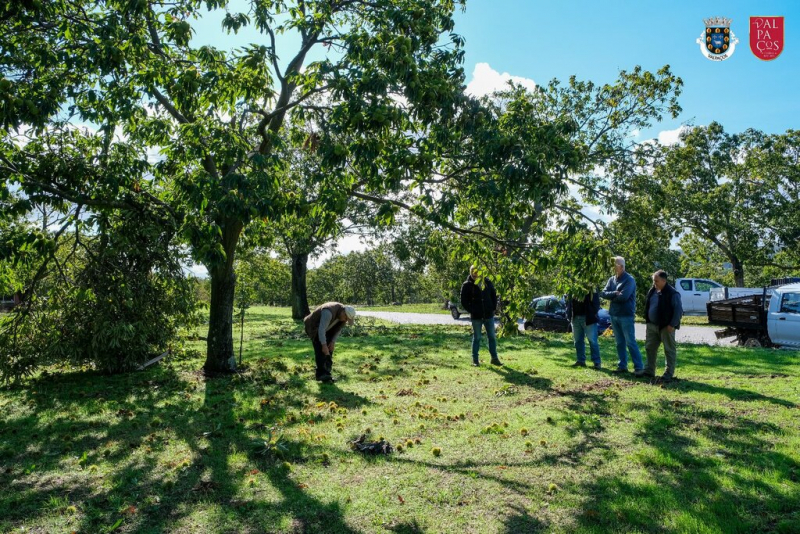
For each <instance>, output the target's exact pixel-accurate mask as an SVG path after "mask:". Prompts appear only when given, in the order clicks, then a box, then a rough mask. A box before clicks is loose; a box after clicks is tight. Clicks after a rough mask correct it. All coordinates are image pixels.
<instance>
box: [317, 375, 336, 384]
mask: <svg viewBox="0 0 800 534" xmlns="http://www.w3.org/2000/svg"><path fill="white" fill-rule="evenodd" d="M317 382H322V383H323V384H333V383H334V382H336V380H334V379H333V377H332V376H331V375H325V376H321V377H319V378H317Z"/></svg>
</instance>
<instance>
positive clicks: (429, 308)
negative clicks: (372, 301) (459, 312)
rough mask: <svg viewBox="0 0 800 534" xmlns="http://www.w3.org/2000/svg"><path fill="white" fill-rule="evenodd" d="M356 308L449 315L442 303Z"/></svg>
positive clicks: (360, 307) (359, 307)
mask: <svg viewBox="0 0 800 534" xmlns="http://www.w3.org/2000/svg"><path fill="white" fill-rule="evenodd" d="M356 309H357V310H364V311H386V312H395V313H441V314H443V315H450V310H443V309H442V303H441V302H437V303H427V304H403V305H402V306H356Z"/></svg>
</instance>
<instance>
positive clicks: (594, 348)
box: [566, 291, 603, 369]
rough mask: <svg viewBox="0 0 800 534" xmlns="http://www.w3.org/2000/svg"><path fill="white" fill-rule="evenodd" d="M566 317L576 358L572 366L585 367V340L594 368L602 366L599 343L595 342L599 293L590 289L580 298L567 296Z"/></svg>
mask: <svg viewBox="0 0 800 534" xmlns="http://www.w3.org/2000/svg"><path fill="white" fill-rule="evenodd" d="M566 301H567V319H569V322H570V324H572V339H573V341H574V342H575V354H576V357H577V359H576V360H575V363H573V364H572V367H586V340H587V339H588V340H589V353H590V354H591V355H592V363H593V364H594V368H595V369H600V368H602V367H603V364H602V362H601V361H600V344H599V343H598V342H597V314H598V313H599V312H600V294H599V293H598V292H597V291H591V292H589V293H587V294H586V296H585V297H584V298H583V299H582V300H578V299H574V298H571V297H570V296H567V298H566Z"/></svg>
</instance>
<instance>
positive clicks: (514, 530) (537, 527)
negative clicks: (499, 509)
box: [501, 506, 547, 534]
mask: <svg viewBox="0 0 800 534" xmlns="http://www.w3.org/2000/svg"><path fill="white" fill-rule="evenodd" d="M511 508H512V510H513V513H512V514H511V515H509V516H507V517H505V518H503V530H502V531H501V532H503V534H526V533H535V532H544V531H545V530H547V524H546V523H544V522H542V521H541V520H540V519H537V518H535V517H534V516H532V515H531V514H530V513H529V512H528V511H527V510H525V509H524V508H522V507H521V506H512V507H511Z"/></svg>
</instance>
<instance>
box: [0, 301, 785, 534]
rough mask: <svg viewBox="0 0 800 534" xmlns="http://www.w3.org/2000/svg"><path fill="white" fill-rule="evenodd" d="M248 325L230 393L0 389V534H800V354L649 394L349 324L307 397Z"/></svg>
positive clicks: (109, 383) (297, 377)
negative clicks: (382, 445) (366, 449)
mask: <svg viewBox="0 0 800 534" xmlns="http://www.w3.org/2000/svg"><path fill="white" fill-rule="evenodd" d="M248 321H249V322H248V326H247V327H246V331H245V340H246V341H245V350H244V361H245V364H246V365H247V370H246V371H245V372H243V373H241V374H239V375H236V376H230V377H223V378H215V379H205V378H204V377H203V376H202V374H200V373H199V372H198V369H199V368H200V367H201V365H202V363H203V359H202V358H201V357H200V355H199V353H196V354H195V355H194V356H191V355H190V356H185V357H183V358H181V359H177V358H173V359H171V360H168V361H165V362H162V363H161V364H159V365H157V366H155V367H153V368H150V369H148V370H146V371H143V372H139V373H134V374H130V375H125V376H116V377H107V376H103V375H99V374H96V373H94V372H90V371H81V370H66V369H65V370H60V371H57V372H55V373H54V372H53V371H51V373H50V374H48V375H44V376H40V377H38V378H37V379H35V380H32V381H30V382H29V383H27V384H26V385H25V387H18V386H14V387H5V388H2V389H0V488H2V489H3V491H2V492H1V493H0V532H23V531H24V532H41V533H58V532H85V533H100V532H111V531H113V532H137V533H140V532H146V533H149V532H152V533H156V532H184V533H194V532H203V533H206V532H210V533H215V532H220V533H221V532H253V533H255V532H323V533H356V532H358V533H361V532H403V533H420V532H453V533H464V532H474V533H487V532H488V533H491V532H506V533H520V532H620V533H622V532H626V533H627V532H659V533H663V532H719V533H730V532H741V533H751V532H786V533H789V532H800V409H798V403H800V370H798V356H799V355H798V353H797V352H792V351H773V350H753V349H741V348H721V347H713V348H711V347H706V346H688V345H684V346H680V347H679V354H678V366H679V367H678V376H679V377H681V380H680V381H678V382H676V383H672V384H669V385H666V386H664V387H660V386H654V385H650V384H647V383H645V382H644V381H642V380H636V379H634V378H632V377H630V376H626V377H617V376H615V375H612V374H610V373H609V372H608V371H607V370H602V371H595V370H593V369H573V368H570V367H569V364H571V363H572V361H573V352H572V347H571V344H570V342H569V338H568V337H567V336H562V335H555V334H554V335H550V334H548V335H545V336H544V337H543V336H542V334H536V335H534V336H530V335H526V336H520V337H517V338H512V339H502V340H500V342H499V350H500V356H501V358H502V359H503V361H504V363H505V364H506V365H505V367H502V368H495V367H492V366H488V365H484V366H482V367H480V368H473V367H471V366H470V365H469V362H470V356H469V344H470V335H469V332H468V327H466V326H454V327H432V326H428V327H410V326H389V325H385V324H381V323H378V322H375V321H373V320H371V319H368V318H363V317H362V318H361V319H360V320H359V322H358V323H357V324H356V326H355V327H353V328H352V329H351V331H350V333H351V334H353V336H352V337H342V338H341V339H340V341H339V343H338V344H337V348H336V354H335V356H334V372H335V374H336V375H338V377H339V380H338V381H337V382H336V383H335V384H333V385H320V384H318V383H317V382H315V381H314V380H313V378H312V373H313V356H312V350H311V344H310V343H309V342H308V340H307V339H305V337H304V335H303V333H302V331H301V329H300V328H299V327H298V326H296V325H295V324H294V323H293V322H292V321H291V320H290V319H289V311H288V310H284V309H275V308H254V309H251V310H250V312H249V314H248ZM236 339H238V332H236ZM600 342H601V350H602V354H603V355H604V357H605V364H606V365H607V366H609V367H613V357H612V353H613V347H612V343H613V340H610V339H601V341H600ZM193 348H195V349H197V350H198V351H201V350H202V349H203V347H202V345H200V344H195V345H194V346H193ZM483 356H484V360H488V354H486V353H485V349H484V352H483ZM361 434H366V435H367V439H370V440H377V439H379V437H385V438H386V439H387V440H388V441H390V442H391V443H392V444H393V445H395V446H398V445H402V449H403V450H402V451H400V450H399V449H400V447H397V450H396V451H395V452H394V453H393V454H391V455H389V456H377V457H366V456H363V455H362V454H361V453H358V452H354V451H352V450H351V448H350V446H349V442H350V441H352V440H354V439H356V438H357V437H358V436H359V435H361Z"/></svg>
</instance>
